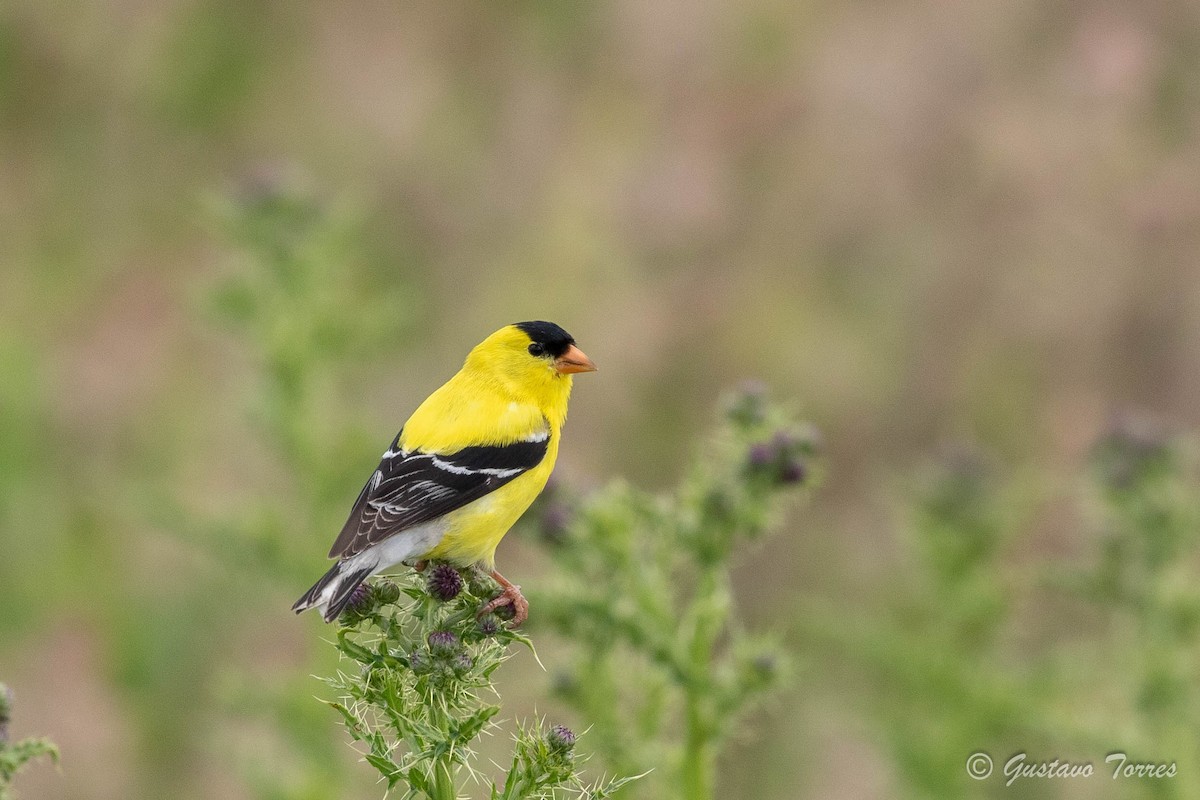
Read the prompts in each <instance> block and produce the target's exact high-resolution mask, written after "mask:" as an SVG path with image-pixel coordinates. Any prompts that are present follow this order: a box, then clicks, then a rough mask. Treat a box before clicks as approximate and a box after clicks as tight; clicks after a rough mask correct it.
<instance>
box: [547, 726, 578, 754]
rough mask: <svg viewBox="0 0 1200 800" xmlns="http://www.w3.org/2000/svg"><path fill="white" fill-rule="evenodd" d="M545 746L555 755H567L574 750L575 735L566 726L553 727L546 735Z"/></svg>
mask: <svg viewBox="0 0 1200 800" xmlns="http://www.w3.org/2000/svg"><path fill="white" fill-rule="evenodd" d="M546 744H547V745H549V747H550V749H551V750H553V751H554V752H556V753H569V752H571V751H572V750H574V749H575V733H574V732H573V731H572V730H571V729H570V728H568V727H567V726H566V725H555V726H554V727H553V728H551V729H550V732H549V733H547V734H546Z"/></svg>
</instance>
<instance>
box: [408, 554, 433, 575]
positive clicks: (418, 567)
mask: <svg viewBox="0 0 1200 800" xmlns="http://www.w3.org/2000/svg"><path fill="white" fill-rule="evenodd" d="M428 566H429V562H428V561H426V560H425V559H423V558H422V559H421V560H420V561H414V562H413V565H412V568H413V572H416V573H418V574H420V573H422V572H424V571H425V568H426V567H428Z"/></svg>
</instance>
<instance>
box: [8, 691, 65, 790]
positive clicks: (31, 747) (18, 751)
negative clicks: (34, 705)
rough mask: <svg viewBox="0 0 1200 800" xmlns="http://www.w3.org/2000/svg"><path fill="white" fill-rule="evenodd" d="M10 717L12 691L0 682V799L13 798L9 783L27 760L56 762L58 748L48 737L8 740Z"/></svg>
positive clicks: (26, 763)
mask: <svg viewBox="0 0 1200 800" xmlns="http://www.w3.org/2000/svg"><path fill="white" fill-rule="evenodd" d="M11 718H12V691H11V690H10V689H9V688H8V687H7V686H5V685H4V684H3V683H0V800H13V798H15V797H16V794H15V793H14V792H13V790H12V787H11V784H12V780H13V778H14V777H15V776H16V774H17V773H18V772H20V771H21V770H22V769H23V768H24V767H25V766H26V765H28V764H29V762H31V761H33V760H35V759H38V758H43V757H46V758H49V759H50V760H51V761H54V762H55V763H57V762H58V748H57V747H55V746H54V745H53V744H52V743H51V742H50V740H48V739H22V740H21V741H19V742H10V741H9V740H8V723H9V720H10V719H11Z"/></svg>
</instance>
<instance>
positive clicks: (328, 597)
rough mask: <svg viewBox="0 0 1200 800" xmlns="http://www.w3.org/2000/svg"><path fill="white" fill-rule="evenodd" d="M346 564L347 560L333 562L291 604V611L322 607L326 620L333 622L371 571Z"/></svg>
mask: <svg viewBox="0 0 1200 800" xmlns="http://www.w3.org/2000/svg"><path fill="white" fill-rule="evenodd" d="M348 565H349V562H347V561H339V562H337V563H336V564H334V565H333V566H332V567H331V568H330V570H329V572H326V573H325V574H324V575H322V576H321V579H320V580H319V581H317V582H316V583H314V584H313V587H312V588H311V589H309V590H308V591H307V592H305V593H304V596H303V597H301V598H300V599H299V600H297V601H296V604H295V605H293V606H292V611H295V612H296V613H297V614H299V613H300V612H301V611H307V610H308V609H310V608H313V607H316V608H320V609H323V611H322V616H324V617H325V621H326V622H333V621H334V620H335V619H337V618H338V615H339V614H341V613H342V611H343V610H345V608H346V604H347V603H349V602H350V597H351V595H352V594H353V593H354V590H355V589H357V588H358V585H359V584H360V583H362V582H363V581H365V580H366V579H367V578H369V577H370V576H371V572H372V569H371V567H369V566H365V567H364V566H361V565H360V566H359V567H358V568H357V569H354V568H352V567H349V566H348Z"/></svg>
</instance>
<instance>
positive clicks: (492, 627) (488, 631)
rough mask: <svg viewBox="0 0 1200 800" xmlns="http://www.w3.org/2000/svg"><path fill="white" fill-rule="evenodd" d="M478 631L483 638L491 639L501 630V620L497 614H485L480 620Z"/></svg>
mask: <svg viewBox="0 0 1200 800" xmlns="http://www.w3.org/2000/svg"><path fill="white" fill-rule="evenodd" d="M478 629H479V634H480V635H481V636H483V637H484V638H485V639H490V638H492V637H493V636H495V635H496V634H497V633H499V632H500V630H501V625H500V618H499V617H497V616H496V615H495V614H485V615H484V616H483V617H481V618H480V619H479V624H478Z"/></svg>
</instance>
